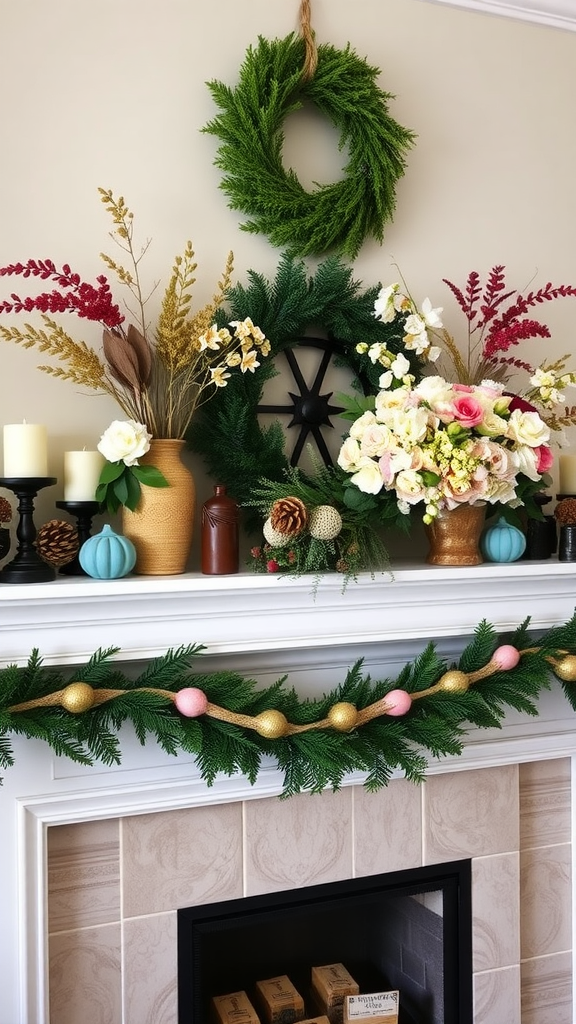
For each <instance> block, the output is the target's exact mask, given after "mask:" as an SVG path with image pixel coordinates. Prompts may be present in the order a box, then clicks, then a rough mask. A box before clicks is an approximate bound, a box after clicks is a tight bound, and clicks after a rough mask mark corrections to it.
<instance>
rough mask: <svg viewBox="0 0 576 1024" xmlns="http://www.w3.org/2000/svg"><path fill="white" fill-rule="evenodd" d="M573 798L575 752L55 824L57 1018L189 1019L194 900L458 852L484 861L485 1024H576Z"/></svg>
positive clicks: (476, 956)
mask: <svg viewBox="0 0 576 1024" xmlns="http://www.w3.org/2000/svg"><path fill="white" fill-rule="evenodd" d="M551 803H552V804H553V805H554V806H553V809H552V808H551ZM570 803H571V801H570V759H568V758H562V759H558V760H551V761H544V762H539V763H529V764H525V765H521V766H515V765H507V766H503V767H500V768H487V769H476V770H474V771H472V772H462V773H461V772H451V773H447V774H443V775H438V776H433V777H432V778H430V779H429V780H428V782H427V783H426V784H425V785H424V786H423V787H416V786H413V785H412V784H411V783H408V782H406V781H405V780H402V779H398V780H395V781H393V782H392V783H391V785H390V787H389V788H388V789H387V790H385V791H384V792H383V793H381V794H376V795H374V794H369V793H367V792H366V791H365V790H364V789H363V788H362V787H360V786H355V787H350V788H346V789H344V790H342V791H341V792H340V793H336V794H333V793H326V794H323V795H322V796H321V797H319V796H314V797H311V796H307V795H303V796H299V797H294V798H292V799H291V800H289V801H285V802H284V801H278V800H277V799H276V798H268V799H264V800H257V801H247V802H246V803H245V804H244V805H241V804H232V805H225V806H224V807H218V808H211V807H199V808H194V809H191V810H179V811H171V812H170V811H169V812H161V813H157V814H148V815H146V814H145V815H138V816H135V817H128V818H122V819H118V818H117V819H113V820H110V819H109V820H107V821H105V822H92V823H87V824H79V825H63V826H57V827H55V828H51V829H50V830H49V834H48V893H49V896H48V901H49V933H50V938H49V950H50V1000H51V1007H52V1015H53V1016H52V1019H53V1021H54V1024H75V1022H76V1021H78V1020H79V1019H90V1020H91V1021H92V1020H93V1019H94V1003H95V1002H96V1004H97V1006H99V1007H100V1008H101V1011H102V1018H101V1019H102V1024H104V1022H106V1024H121V1022H122V1021H125V1024H136V1022H140V1024H175V1022H176V1020H177V1016H176V909H177V908H178V907H179V906H188V905H190V904H198V903H210V902H214V901H217V900H221V899H236V898H238V897H240V896H243V895H244V896H253V895H257V894H260V893H267V892H276V891H282V890H285V889H291V888H294V887H296V886H298V887H302V886H305V885H312V884H316V883H321V882H326V881H338V880H340V879H346V878H349V877H352V876H354V877H360V876H365V875H370V874H377V873H380V872H384V871H393V870H397V869H399V868H400V867H419V866H420V865H422V864H430V863H440V862H443V861H447V860H449V859H452V857H453V856H456V857H458V858H460V857H468V856H471V857H472V877H473V891H472V898H473V910H474V923H473V936H474V939H473V969H474V990H475V1009H476V1012H475V1021H476V1022H477V1024H487V1022H490V1024H492V1022H493V1024H496V1022H503V1021H506V1024H520V1021H522V1024H536V1022H537V1021H538V1022H542V1021H546V1020H547V1019H550V1020H553V1021H554V1022H555V1024H569V1022H570V1021H571V1020H572V1004H571V965H570V962H569V961H570V950H571V914H570V912H569V911H570V888H571V885H570V882H571V870H570V860H571V842H570ZM151 964H153V965H154V966H153V969H151V966H150V965H151ZM519 978H520V984H519ZM549 988H553V998H552V999H551V998H550V992H549V991H548V990H549ZM123 992H124V999H125V1003H126V1009H125V1016H124V1017H123V1016H122V1001H123ZM552 1010H553V1016H549V1015H550V1014H551V1011H552Z"/></svg>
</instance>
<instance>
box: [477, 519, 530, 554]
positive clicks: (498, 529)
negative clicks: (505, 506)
mask: <svg viewBox="0 0 576 1024" xmlns="http://www.w3.org/2000/svg"><path fill="white" fill-rule="evenodd" d="M480 549H481V551H482V554H483V555H484V558H486V559H487V560H488V561H489V562H515V561H517V559H518V558H521V557H522V555H523V554H524V552H525V550H526V537H525V536H524V534H523V533H522V530H519V529H518V527H517V526H512V524H511V523H508V522H507V521H506V519H505V518H504V516H500V518H499V520H498V522H497V523H494V525H493V526H489V527H488V529H487V530H485V531H484V533H483V535H482V539H481V541H480Z"/></svg>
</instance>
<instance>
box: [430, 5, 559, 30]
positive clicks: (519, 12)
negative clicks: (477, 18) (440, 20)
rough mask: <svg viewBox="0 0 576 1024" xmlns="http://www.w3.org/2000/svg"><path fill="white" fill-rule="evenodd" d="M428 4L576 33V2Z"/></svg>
mask: <svg viewBox="0 0 576 1024" xmlns="http://www.w3.org/2000/svg"><path fill="white" fill-rule="evenodd" d="M425 2H426V3H436V4H445V5H447V6H448V7H463V8H466V9H467V10H470V11H478V12H480V13H481V14H498V15H503V16H504V17H507V18H516V19H518V20H520V21H532V22H536V23H537V24H539V25H549V26H550V27H551V28H562V29H568V30H569V31H572V32H574V31H576V4H575V3H574V0H425Z"/></svg>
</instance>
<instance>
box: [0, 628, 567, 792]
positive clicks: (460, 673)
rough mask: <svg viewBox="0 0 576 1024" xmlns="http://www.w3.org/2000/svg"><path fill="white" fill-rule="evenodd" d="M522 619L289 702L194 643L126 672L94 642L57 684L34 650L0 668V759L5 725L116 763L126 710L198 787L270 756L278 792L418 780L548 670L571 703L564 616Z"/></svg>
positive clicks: (254, 770)
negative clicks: (199, 663) (198, 665)
mask: <svg viewBox="0 0 576 1024" xmlns="http://www.w3.org/2000/svg"><path fill="white" fill-rule="evenodd" d="M528 625H529V621H528V620H527V621H526V622H524V623H523V624H522V625H521V626H520V627H519V628H518V629H517V630H516V631H515V633H513V634H512V635H511V636H510V637H498V636H497V635H496V632H495V630H494V628H493V626H491V625H490V624H489V623H488V622H486V621H485V620H484V621H482V622H481V623H480V624H479V625H478V627H477V628H476V631H475V634H474V637H473V638H472V640H471V642H470V643H469V644H468V646H467V647H466V649H465V650H464V651H463V653H462V655H461V657H460V659H459V662H458V664H457V665H451V666H449V665H448V664H447V663H446V661H445V660H444V659H443V658H441V657H440V656H439V654H438V652H437V650H436V647H435V645H434V644H432V643H431V644H428V645H427V647H426V648H425V649H424V650H423V651H422V652H421V654H420V655H419V656H418V657H417V658H415V659H414V660H413V661H412V662H411V663H410V664H408V665H406V666H405V667H404V668H403V669H402V670H401V672H400V674H399V675H398V678H397V679H396V680H390V679H382V680H379V681H373V680H372V679H371V678H370V676H369V675H365V674H364V673H363V672H362V661H358V662H356V664H355V665H353V666H352V667H351V668H350V669H349V671H348V672H347V674H346V678H345V679H344V681H343V682H342V683H341V684H339V685H338V686H337V687H336V688H335V689H334V690H333V691H332V692H331V693H328V694H325V695H324V696H322V697H321V698H319V699H316V700H309V699H300V698H299V697H298V694H297V693H296V692H295V690H294V689H293V688H291V687H289V686H287V685H286V684H285V682H286V681H285V678H282V679H280V680H278V681H277V682H275V683H274V684H273V685H271V686H268V687H265V688H264V689H259V688H258V685H257V683H256V682H255V681H254V680H252V679H246V678H244V677H243V676H241V675H240V674H238V673H236V672H230V671H228V672H216V673H203V672H195V673H191V667H192V664H193V662H195V660H196V659H197V657H198V656H199V655H200V654H201V652H202V650H203V649H204V648H203V647H202V645H199V644H196V645H188V646H182V647H179V648H178V649H176V650H170V651H168V652H167V653H166V654H165V655H163V656H162V657H159V658H156V659H155V660H153V661H151V662H149V663H148V665H147V666H146V668H145V669H144V671H143V672H142V673H141V675H140V676H139V677H138V678H137V679H136V680H131V679H128V678H127V677H126V676H125V675H124V674H123V673H122V671H121V670H120V668H119V665H118V664H117V663H115V661H114V656H115V655H116V654H117V653H118V649H117V648H110V649H108V650H98V651H96V652H95V654H93V655H92V657H91V658H90V659H89V661H88V662H87V664H86V665H84V666H83V667H79V668H76V669H74V675H73V678H72V680H68V681H67V680H66V678H65V677H64V675H63V674H62V672H61V671H60V670H55V669H46V668H44V667H43V665H42V660H41V658H40V655H39V653H38V651H37V650H33V651H32V652H31V654H30V657H29V659H28V663H27V665H26V666H25V667H23V668H19V667H17V666H15V665H11V666H8V667H7V668H4V669H2V670H0V694H1V695H2V697H1V704H0V767H1V768H3V769H6V768H9V767H11V766H12V765H13V764H14V755H13V751H12V747H11V745H10V739H9V737H10V734H14V733H15V734H21V735H23V736H27V737H30V738H34V739H42V740H44V741H45V742H46V743H48V745H49V746H50V747H51V749H52V750H53V751H54V752H55V753H56V754H57V755H60V756H66V757H69V758H71V759H72V760H73V761H76V762H78V763H80V764H85V765H93V764H94V763H95V762H96V761H101V762H103V763H104V764H106V765H109V766H110V765H115V764H120V762H121V752H120V745H119V740H118V732H119V730H120V728H121V726H122V725H123V724H124V722H127V721H129V722H131V723H132V725H133V727H134V729H135V732H136V735H137V737H138V739H139V741H140V743H141V744H143V745H144V744H145V743H146V742H147V741H148V739H149V738H151V737H152V738H153V739H154V740H155V741H156V742H157V743H158V744H159V745H160V747H161V748H162V749H163V750H164V751H166V752H167V753H169V754H172V755H175V754H177V753H178V752H179V751H185V752H187V753H191V754H193V755H194V756H195V758H196V763H197V766H198V770H199V772H200V775H201V777H202V779H203V780H204V781H205V782H206V783H207V785H212V784H213V783H214V781H215V779H216V777H217V775H219V774H220V773H224V774H227V775H233V774H235V773H236V772H241V773H243V774H244V775H245V776H246V778H247V779H248V781H249V782H250V783H251V784H254V783H255V781H256V779H257V776H258V772H259V769H260V765H261V762H262V758H263V757H268V756H272V757H274V758H275V759H276V761H277V763H278V766H279V768H280V770H281V771H282V772H283V773H284V787H283V795H284V796H291V795H293V794H295V793H300V792H302V791H305V790H306V791H311V792H313V793H317V792H320V791H321V790H323V789H325V788H326V787H332V788H333V789H338V788H339V787H340V785H341V784H342V782H343V781H344V778H345V776H346V775H347V774H348V773H349V772H354V771H360V772H364V773H366V781H365V786H366V788H367V789H368V790H371V791H373V790H377V789H379V788H381V787H382V786H385V785H386V784H387V782H388V781H389V779H390V777H391V775H392V773H393V772H394V771H395V770H396V769H399V770H400V771H402V772H403V773H404V775H405V776H406V778H408V779H410V780H412V781H414V782H420V781H422V779H423V778H424V776H425V773H426V768H427V760H426V755H427V754H428V755H431V756H432V757H436V758H440V757H443V756H446V755H458V754H460V753H461V752H462V749H463V743H464V738H465V735H466V726H467V725H474V726H477V727H478V728H481V729H486V728H494V727H498V726H500V724H501V721H502V719H503V717H504V715H505V712H506V708H507V707H513V708H515V709H516V710H518V711H520V712H522V713H523V714H529V715H537V714H538V711H537V704H536V701H537V698H538V696H539V693H540V691H541V690H543V689H549V687H550V676H551V674H553V675H555V676H556V677H557V678H558V679H559V680H560V682H561V685H562V687H563V689H564V692H565V694H566V697H567V699H568V701H569V703H570V705H571V707H572V709H573V710H576V691H575V689H574V687H573V685H572V684H573V683H574V682H576V615H575V616H573V617H572V618H571V619H570V620H569V621H568V622H567V623H565V624H564V625H561V626H558V627H555V628H553V629H551V630H549V631H548V633H546V634H545V635H544V636H543V637H540V638H539V640H538V644H537V646H532V645H531V640H530V636H529V633H528Z"/></svg>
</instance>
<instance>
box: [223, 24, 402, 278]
mask: <svg viewBox="0 0 576 1024" xmlns="http://www.w3.org/2000/svg"><path fill="white" fill-rule="evenodd" d="M317 56H318V62H317V67H316V70H315V72H314V74H313V75H312V77H311V78H309V79H308V80H306V79H305V76H304V75H303V66H304V60H305V42H304V40H303V39H302V38H300V37H298V36H294V35H290V36H287V37H286V38H285V39H276V40H274V41H272V42H271V41H269V40H266V39H263V38H262V37H261V36H260V37H259V39H258V45H257V46H256V47H255V48H253V47H250V48H249V49H248V51H247V54H246V58H245V61H244V63H243V65H242V67H241V70H240V79H239V83H238V85H237V86H236V88H235V89H231V88H229V87H228V86H226V85H225V84H224V83H223V82H218V81H211V82H209V83H208V88H209V89H210V91H211V93H212V96H213V99H214V101H215V102H216V104H217V105H218V107H219V108H220V109H221V111H222V112H221V113H220V114H219V115H218V116H217V117H215V118H214V119H213V120H212V121H210V122H209V123H208V124H207V125H206V126H205V127H204V129H203V130H204V131H205V132H208V133H209V134H212V135H215V136H217V137H218V138H219V139H220V140H221V144H220V147H219V150H218V155H217V158H216V160H215V164H216V166H217V167H220V168H221V169H222V170H223V171H224V177H223V179H222V181H221V184H220V187H221V188H222V190H223V191H224V192H225V193H226V194H227V195H228V197H229V205H230V207H231V208H232V209H233V210H241V211H243V213H245V214H247V215H248V216H249V217H250V220H248V221H246V223H244V224H242V228H243V230H245V231H251V232H259V233H261V234H265V235H267V236H268V238H269V239H270V241H271V242H272V244H273V245H276V246H279V247H281V248H286V249H287V250H288V251H289V252H290V253H292V254H293V255H298V256H307V255H321V254H322V253H325V252H328V251H330V250H335V251H338V252H341V253H342V254H344V255H346V256H348V257H350V258H352V259H353V258H354V257H355V256H356V255H357V253H358V251H359V249H360V247H361V245H362V243H363V241H364V240H365V239H366V238H367V237H368V236H372V237H374V238H376V239H378V241H382V237H383V225H384V224H385V223H386V221H389V220H391V218H392V213H393V211H394V208H395V185H396V182H397V181H398V179H399V178H400V177H401V176H402V175H403V174H404V169H405V159H404V156H405V153H406V151H407V149H408V148H409V147H410V146H411V145H412V144H413V141H414V138H415V136H414V133H413V132H411V131H409V130H408V129H406V128H403V127H401V126H400V125H399V124H398V123H397V122H396V121H394V120H393V119H392V118H391V117H390V115H389V113H388V108H387V100H389V99H391V98H393V97H392V96H391V94H390V93H385V92H383V91H382V90H381V89H380V88H379V87H378V86H377V84H376V78H377V76H378V75H379V73H380V72H379V69H378V68H375V67H371V66H370V65H368V64H367V63H366V61H364V60H361V58H360V57H358V56H357V54H355V53H354V51H353V50H351V49H350V46H347V47H346V49H345V50H337V49H335V47H333V46H330V45H327V44H321V45H320V46H318V48H317ZM306 103H310V104H313V105H314V106H316V107H317V108H318V110H319V111H321V113H322V114H324V115H325V116H326V117H327V118H328V119H329V120H330V121H331V122H332V123H333V124H334V125H335V127H336V128H337V129H338V130H339V132H340V143H339V145H340V149H342V148H344V147H345V146H347V148H348V151H349V160H348V163H347V165H346V167H345V169H344V178H343V180H342V181H338V182H334V183H333V184H329V185H319V186H317V187H316V188H315V189H314V190H313V191H311V192H307V191H306V189H304V188H303V186H302V185H301V184H300V182H299V180H298V177H297V176H296V174H295V173H294V171H293V170H291V169H286V168H285V167H284V165H283V162H282V145H283V141H284V136H283V131H282V126H283V123H284V121H285V119H286V117H288V115H289V114H291V113H293V112H294V111H296V110H299V109H300V108H301V107H303V106H304V104H306Z"/></svg>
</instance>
